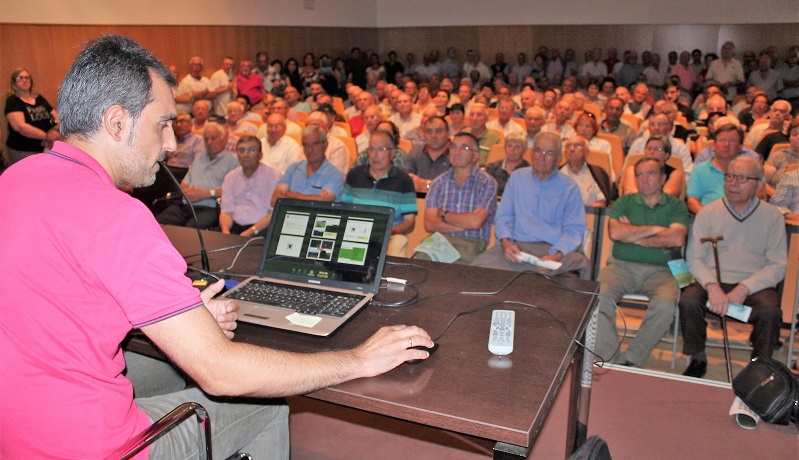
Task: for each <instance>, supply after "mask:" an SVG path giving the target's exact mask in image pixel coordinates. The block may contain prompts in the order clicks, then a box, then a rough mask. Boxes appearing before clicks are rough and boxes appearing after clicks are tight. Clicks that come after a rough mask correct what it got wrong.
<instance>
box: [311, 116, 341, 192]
mask: <svg viewBox="0 0 799 460" xmlns="http://www.w3.org/2000/svg"><path fill="white" fill-rule="evenodd" d="M307 126H318V127H320V128H322V129H323V130H325V133H327V134H328V136H327V149H325V157H327V161H329V162H330V163H331V164H332V165H333V166H335V167H336V169H338V170H339V171H341V173H342V174H344V175H345V176H346V175H347V171H349V169H350V152H349V150H348V149H347V146H346V145H344V142H342V141H341V139H338V138H337V137H336V136H335V135H330V128H332V127H333V121H332V120H330V119H329V118H328V116H327V115H325V114H324V113H322V112H320V111H318V110H315V111H313V112H311V113H310V114H309V115H308V121H307Z"/></svg>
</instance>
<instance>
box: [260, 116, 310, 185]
mask: <svg viewBox="0 0 799 460" xmlns="http://www.w3.org/2000/svg"><path fill="white" fill-rule="evenodd" d="M264 126H265V127H266V129H265V131H266V133H265V134H266V135H265V136H264V137H262V138H260V139H261V145H262V151H263V156H262V157H261V162H262V163H263V164H265V165H266V166H268V167H269V168H271V169H274V170H275V171H277V172H279V173H280V174H283V173H285V172H286V169H288V167H289V165H291V164H292V163H296V162H298V161H302V158H303V156H302V148H301V147H300V145H299V144H298V143H297V141H296V140H294V138H293V137H291V136H287V135H286V118H285V117H284V116H283V115H281V114H280V113H279V112H275V113H272V114H270V115H269V117H267V118H266V123H264ZM260 132H261V131H260V130H259V133H260Z"/></svg>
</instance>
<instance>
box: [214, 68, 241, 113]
mask: <svg viewBox="0 0 799 460" xmlns="http://www.w3.org/2000/svg"><path fill="white" fill-rule="evenodd" d="M235 62H236V61H234V60H233V58H232V57H230V56H225V57H224V58H223V59H222V67H220V68H219V70H217V71H216V72H214V73H213V74H211V78H210V81H211V89H212V90H213V91H214V92H215V93H216V97H215V98H214V101H213V104H214V113H215V114H217V115H219V116H224V115H225V112H226V111H227V104H228V102H230V101H231V100H233V94H234V91H235V88H236V83H235V79H234V78H233V64H235Z"/></svg>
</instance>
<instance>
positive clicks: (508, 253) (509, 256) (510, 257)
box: [502, 239, 522, 264]
mask: <svg viewBox="0 0 799 460" xmlns="http://www.w3.org/2000/svg"><path fill="white" fill-rule="evenodd" d="M502 251H503V252H504V253H505V260H507V261H508V262H513V263H515V264H518V263H520V261H519V253H520V252H522V251H521V249H519V246H516V244H514V243H511V241H510V240H509V239H504V240H502Z"/></svg>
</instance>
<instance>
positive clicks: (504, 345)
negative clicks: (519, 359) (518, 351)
mask: <svg viewBox="0 0 799 460" xmlns="http://www.w3.org/2000/svg"><path fill="white" fill-rule="evenodd" d="M515 321H516V312H515V311H513V310H494V312H493V313H492V314H491V332H490V333H489V334H488V351H490V352H491V353H493V354H495V355H500V356H504V355H509V354H510V353H511V352H512V351H513V324H514V322H515Z"/></svg>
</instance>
